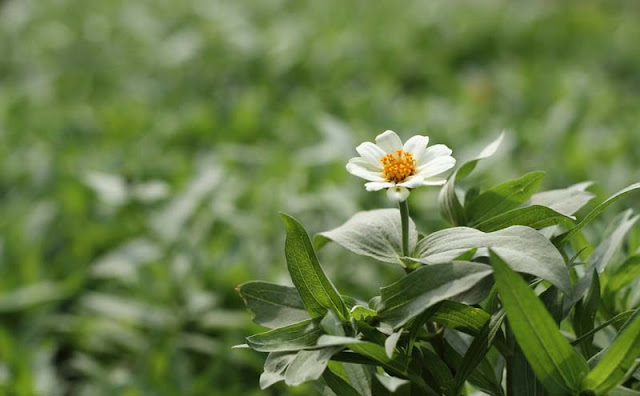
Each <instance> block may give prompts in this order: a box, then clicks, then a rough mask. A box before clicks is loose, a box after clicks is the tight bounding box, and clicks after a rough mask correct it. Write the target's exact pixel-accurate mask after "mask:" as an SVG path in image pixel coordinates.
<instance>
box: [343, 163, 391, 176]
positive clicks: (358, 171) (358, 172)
mask: <svg viewBox="0 0 640 396" xmlns="http://www.w3.org/2000/svg"><path fill="white" fill-rule="evenodd" d="M358 162H359V161H353V162H352V161H349V163H348V164H347V172H349V173H351V174H352V175H354V176H358V177H361V178H363V179H365V180H369V181H385V178H384V177H382V174H381V173H380V172H374V171H371V170H369V169H367V168H366V167H364V166H362V165H360V164H359V163H358Z"/></svg>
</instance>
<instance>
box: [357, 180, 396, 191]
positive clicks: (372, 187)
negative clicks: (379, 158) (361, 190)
mask: <svg viewBox="0 0 640 396" xmlns="http://www.w3.org/2000/svg"><path fill="white" fill-rule="evenodd" d="M393 186H395V183H392V182H387V181H385V182H376V181H374V182H369V183H365V185H364V187H365V188H366V189H367V191H379V190H382V189H383V188H389V187H393Z"/></svg>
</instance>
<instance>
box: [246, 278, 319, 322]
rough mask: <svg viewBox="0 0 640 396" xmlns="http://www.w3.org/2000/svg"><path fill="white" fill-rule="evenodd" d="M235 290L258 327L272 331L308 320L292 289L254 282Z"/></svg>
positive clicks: (299, 300)
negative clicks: (251, 313)
mask: <svg viewBox="0 0 640 396" xmlns="http://www.w3.org/2000/svg"><path fill="white" fill-rule="evenodd" d="M236 290H237V291H238V293H239V294H240V296H241V297H242V299H243V300H244V303H245V305H246V306H247V308H249V309H250V310H251V312H253V313H254V315H255V316H254V318H253V321H254V322H256V323H257V324H259V325H262V326H265V327H268V328H270V329H273V328H277V327H283V326H288V325H290V324H293V323H298V322H301V321H303V320H305V319H309V314H308V313H307V311H306V310H305V308H304V304H303V303H302V300H301V299H300V294H298V292H297V290H296V289H295V288H293V287H287V286H280V285H276V284H273V283H267V282H258V281H256V282H247V283H243V284H242V285H240V286H238V287H237V288H236Z"/></svg>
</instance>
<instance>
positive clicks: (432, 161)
mask: <svg viewBox="0 0 640 396" xmlns="http://www.w3.org/2000/svg"><path fill="white" fill-rule="evenodd" d="M428 144H429V137H428V136H420V135H417V136H413V137H412V138H411V139H409V140H407V142H406V143H405V144H404V145H403V144H402V140H400V137H398V135H397V134H396V133H395V132H393V131H385V132H384V133H382V134H380V135H378V136H377V137H376V143H375V144H374V143H371V142H364V143H362V144H361V145H359V146H358V147H357V148H356V151H357V152H358V154H360V157H355V158H352V159H350V160H349V163H347V171H348V172H349V173H351V174H353V175H355V176H358V177H361V178H363V179H365V180H368V181H369V182H368V183H366V184H365V187H366V189H367V191H378V190H382V189H383V188H386V189H387V196H388V197H389V199H391V200H392V201H396V202H402V201H404V200H406V199H407V197H408V196H409V193H410V191H409V190H410V189H412V188H417V187H420V186H440V185H443V184H444V183H446V181H447V180H446V179H445V178H442V177H438V175H440V174H442V173H443V172H446V171H448V170H449V169H451V168H453V166H454V165H455V164H456V160H455V158H453V157H452V156H451V149H450V148H449V147H447V146H445V145H444V144H436V145H433V146H431V147H427V145H428Z"/></svg>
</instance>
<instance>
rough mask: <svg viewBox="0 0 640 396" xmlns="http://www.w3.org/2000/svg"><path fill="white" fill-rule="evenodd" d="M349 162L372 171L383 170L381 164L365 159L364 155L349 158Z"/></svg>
mask: <svg viewBox="0 0 640 396" xmlns="http://www.w3.org/2000/svg"><path fill="white" fill-rule="evenodd" d="M349 163H350V164H356V165H359V166H361V167H363V168H365V169H366V170H368V171H371V172H380V171H381V170H382V169H381V167H380V166H373V165H372V164H371V163H370V162H369V161H367V160H365V159H364V158H362V157H354V158H351V159H350V160H349Z"/></svg>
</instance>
